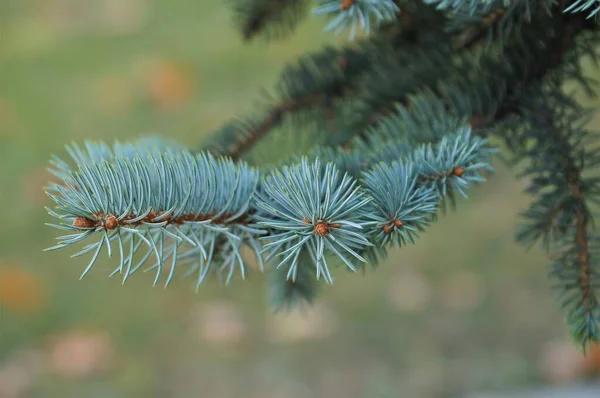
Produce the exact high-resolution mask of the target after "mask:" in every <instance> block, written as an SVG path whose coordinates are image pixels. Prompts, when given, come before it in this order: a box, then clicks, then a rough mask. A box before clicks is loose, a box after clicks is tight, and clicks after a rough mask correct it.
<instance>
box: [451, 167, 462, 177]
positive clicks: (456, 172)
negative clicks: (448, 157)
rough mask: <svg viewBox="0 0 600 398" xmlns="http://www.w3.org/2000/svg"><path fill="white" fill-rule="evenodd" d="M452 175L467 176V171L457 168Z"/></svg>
mask: <svg viewBox="0 0 600 398" xmlns="http://www.w3.org/2000/svg"><path fill="white" fill-rule="evenodd" d="M452 174H454V175H455V176H457V177H462V176H463V174H465V169H463V168H462V167H455V168H454V170H452Z"/></svg>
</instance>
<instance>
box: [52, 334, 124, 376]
mask: <svg viewBox="0 0 600 398" xmlns="http://www.w3.org/2000/svg"><path fill="white" fill-rule="evenodd" d="M112 356H113V347H112V344H111V340H110V336H109V335H108V334H107V333H105V332H87V331H83V330H74V331H71V332H69V333H66V334H64V335H62V336H60V337H59V338H58V339H57V340H56V341H55V343H54V345H53V347H52V353H51V364H52V368H53V369H54V371H56V372H58V373H60V374H62V375H64V376H68V377H86V376H90V375H92V374H94V373H96V372H101V371H104V370H107V369H108V368H109V366H110V361H111V359H112Z"/></svg>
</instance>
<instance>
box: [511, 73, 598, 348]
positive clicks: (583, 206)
mask: <svg viewBox="0 0 600 398" xmlns="http://www.w3.org/2000/svg"><path fill="white" fill-rule="evenodd" d="M559 77H561V76H554V79H549V80H547V81H546V82H545V83H544V84H542V85H540V86H538V87H536V88H535V89H534V88H532V89H531V90H529V91H528V92H526V93H524V94H523V96H522V97H521V98H520V99H519V102H518V106H519V107H520V109H521V111H520V112H521V113H520V115H521V116H520V118H517V119H515V121H514V123H515V125H514V126H513V128H512V133H511V134H509V135H508V138H507V142H508V144H509V147H510V148H511V150H512V151H513V152H514V154H515V161H523V160H525V159H527V160H528V161H529V162H531V165H530V166H528V167H526V168H525V169H524V170H523V172H522V173H521V175H522V176H527V177H530V178H531V184H530V186H529V187H528V189H527V192H528V193H530V194H532V195H536V196H537V198H536V200H535V201H534V202H533V203H532V204H531V206H530V208H529V209H528V210H527V211H526V212H525V213H524V214H523V216H524V217H525V223H524V224H523V225H522V227H521V231H520V232H519V234H518V235H517V240H518V241H519V242H521V243H523V244H525V245H527V246H532V245H533V244H535V243H536V242H538V241H541V243H542V245H543V248H544V249H545V250H546V251H548V252H549V253H550V254H551V255H552V256H553V257H555V259H554V261H553V263H552V266H551V271H550V275H551V276H552V277H553V278H555V279H556V280H557V284H556V288H557V289H558V290H559V292H560V293H561V298H562V301H563V306H564V307H565V308H566V309H567V322H568V324H569V327H570V329H571V333H572V335H573V337H574V338H575V339H576V341H577V342H578V343H580V344H582V345H583V346H584V348H585V347H586V346H588V345H589V343H590V342H592V341H598V340H599V339H600V330H599V326H600V305H599V303H598V299H597V294H598V291H597V289H598V287H599V285H598V281H597V280H596V278H597V275H598V269H600V262H599V260H598V259H596V250H597V249H595V248H594V246H595V237H594V235H593V230H592V229H593V224H592V223H593V217H592V213H591V211H590V209H589V202H590V201H597V200H598V196H597V195H598V194H599V193H600V191H599V190H598V189H599V185H598V183H599V180H598V179H597V178H593V177H584V175H583V173H584V171H585V169H587V168H589V167H592V166H594V165H597V164H598V157H599V156H600V152H599V151H598V149H596V148H593V147H590V145H589V143H591V142H592V139H593V138H595V136H594V135H592V134H591V133H590V132H589V131H588V130H586V129H585V125H586V124H587V121H588V120H589V115H590V114H589V112H588V111H587V110H585V109H582V108H581V107H580V106H579V105H578V104H577V103H576V102H574V101H573V99H572V98H571V97H570V96H568V95H566V94H564V93H563V92H562V90H561V83H562V80H561V79H560V78H559Z"/></svg>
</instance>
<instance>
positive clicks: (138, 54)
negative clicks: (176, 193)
mask: <svg viewBox="0 0 600 398" xmlns="http://www.w3.org/2000/svg"><path fill="white" fill-rule="evenodd" d="M231 21H232V18H231V13H230V10H229V8H228V7H227V4H226V2H221V1H217V0H202V1H185V0H180V1H159V0H87V1H82V0H18V1H17V0H0V208H2V209H3V211H2V213H3V214H2V217H1V220H2V222H3V223H4V224H3V225H4V227H3V228H1V229H0V397H1V398H13V397H14V398H16V397H90V398H91V397H115V398H118V397H248V398H254V397H256V398H259V397H260V398H276V397H277V398H279V397H282V398H284V397H285V398H304V397H344V398H353V397H365V398H367V397H368V398H371V397H375V398H378V397H409V398H410V397H452V396H463V394H465V393H468V392H473V391H479V390H498V389H499V390H502V389H506V388H511V387H514V386H526V385H535V384H548V383H550V384H564V383H570V382H574V381H577V380H581V379H583V378H587V377H596V378H597V377H598V375H600V351H598V350H594V351H592V354H591V355H589V356H588V357H587V358H586V359H584V358H583V357H582V356H581V355H580V353H579V352H578V351H577V350H576V349H575V348H574V346H573V345H572V344H571V343H570V341H569V339H568V337H567V336H566V333H565V331H566V329H565V325H564V322H563V319H562V314H561V313H560V310H559V306H558V304H557V302H556V301H555V299H554V297H553V296H552V294H551V292H550V290H549V283H548V280H547V278H546V266H547V263H548V261H547V259H546V257H545V255H544V254H543V253H541V252H540V251H539V250H537V249H532V250H530V251H529V252H526V251H525V250H524V249H523V248H521V247H519V246H517V245H516V244H515V243H514V241H513V236H514V232H515V228H516V224H517V221H518V212H519V211H520V210H522V209H524V208H525V207H526V206H527V204H528V198H527V197H525V196H523V195H522V194H521V190H522V188H523V187H524V184H525V182H524V181H516V180H515V179H514V178H513V177H512V173H511V172H510V171H508V170H506V168H504V166H502V165H501V164H500V163H498V164H497V169H498V172H497V174H496V175H495V176H493V177H492V179H491V180H490V181H489V183H486V184H485V185H482V186H481V187H478V188H476V189H474V190H473V191H472V194H471V196H470V198H469V201H468V202H466V201H461V202H460V203H459V206H458V211H456V212H453V213H451V214H449V215H447V216H445V217H442V219H441V220H440V221H439V222H438V223H437V224H435V225H434V226H433V227H432V228H430V229H429V231H428V232H427V233H426V234H424V235H423V236H422V237H421V238H420V239H419V241H418V243H417V244H416V245H415V246H414V247H409V248H406V249H403V250H401V251H392V252H391V255H390V257H389V259H388V261H387V262H386V263H385V264H382V266H381V267H380V268H379V269H378V270H377V271H376V272H369V273H368V274H367V275H366V276H362V275H355V274H350V273H345V272H341V270H338V272H337V273H336V274H335V276H336V278H337V279H336V285H335V286H334V287H326V288H325V289H323V292H322V295H321V298H320V300H319V301H318V303H317V304H316V305H315V306H314V307H313V308H311V309H307V310H304V311H300V312H293V313H290V314H278V315H273V314H272V313H271V312H270V310H269V309H268V304H267V297H266V293H265V292H266V286H265V280H264V279H265V278H263V277H262V276H261V275H257V274H254V275H253V277H252V278H251V279H250V280H248V281H246V282H243V283H241V282H237V283H235V284H234V286H233V287H223V286H210V285H207V286H205V287H204V288H203V289H201V290H200V292H198V293H194V291H193V289H192V287H191V284H190V283H189V282H188V281H178V282H176V283H174V284H172V285H171V287H169V288H168V289H164V288H163V287H162V286H157V287H154V288H153V287H152V279H153V275H148V274H137V275H136V276H135V277H134V278H132V279H131V280H130V282H128V283H127V284H126V285H122V284H121V283H120V280H119V279H117V278H113V279H110V278H108V274H109V273H110V271H111V270H112V269H113V267H114V263H112V262H110V261H109V260H107V259H102V261H100V262H99V263H98V264H97V266H96V267H95V268H94V269H93V271H92V272H91V273H90V274H89V276H88V277H86V278H85V279H84V280H81V281H80V280H79V279H78V278H79V275H80V273H81V272H82V271H83V268H84V267H85V264H86V263H85V261H84V260H81V259H71V258H70V257H69V256H70V254H72V253H73V252H74V251H68V250H65V251H61V252H51V253H42V249H43V248H45V247H48V246H51V245H53V244H54V236H55V231H53V230H51V229H50V228H48V227H46V226H44V223H45V222H50V221H51V220H50V217H49V216H48V215H47V214H46V212H45V210H44V206H45V205H49V204H50V202H49V200H48V198H47V197H46V196H45V194H44V192H43V186H44V185H45V184H46V182H47V181H48V180H49V178H50V176H49V174H48V173H47V171H46V166H47V161H48V159H49V157H50V155H51V154H58V155H63V156H64V155H65V152H64V145H65V144H67V143H70V142H71V141H76V142H82V141H83V140H85V139H103V140H107V141H110V142H112V141H113V140H114V139H119V140H126V139H130V138H135V137H139V136H141V135H146V134H152V135H164V136H166V137H169V138H172V139H176V140H178V141H180V142H182V143H184V144H187V145H192V146H195V145H197V144H198V143H200V142H201V141H202V139H203V135H204V134H205V133H206V132H208V131H210V130H211V129H213V128H215V127H217V126H218V125H219V124H221V123H222V122H224V121H226V120H228V119H229V118H231V117H234V116H236V115H244V114H246V113H248V112H250V111H251V110H252V109H253V106H254V103H255V100H256V99H257V98H259V95H258V94H259V90H260V89H261V88H263V87H267V88H269V87H271V86H272V85H273V84H274V83H275V81H276V78H277V73H278V71H279V69H280V68H281V67H283V65H285V63H286V62H289V61H291V60H293V59H294V58H295V57H296V56H298V55H300V54H302V53H303V52H305V51H307V50H314V49H318V48H320V47H322V46H323V45H324V44H325V43H335V42H340V43H341V42H342V41H343V40H345V39H344V37H337V38H335V37H333V36H332V35H329V34H326V33H323V32H322V27H323V26H324V24H323V20H320V19H317V18H312V19H310V20H309V21H308V22H306V23H304V24H303V25H302V26H301V28H300V29H299V31H298V33H297V34H296V35H295V36H294V37H292V38H291V39H289V40H286V41H283V42H275V43H270V44H266V43H264V42H260V41H259V42H257V43H252V44H243V43H242V41H241V39H240V38H239V36H238V34H237V32H236V31H235V29H234V27H233V25H232V22H231ZM588 103H589V104H591V105H594V106H597V105H599V103H598V102H590V101H588Z"/></svg>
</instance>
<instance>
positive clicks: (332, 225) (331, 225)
mask: <svg viewBox="0 0 600 398" xmlns="http://www.w3.org/2000/svg"><path fill="white" fill-rule="evenodd" d="M329 227H330V228H341V227H342V224H338V223H335V224H329Z"/></svg>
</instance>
